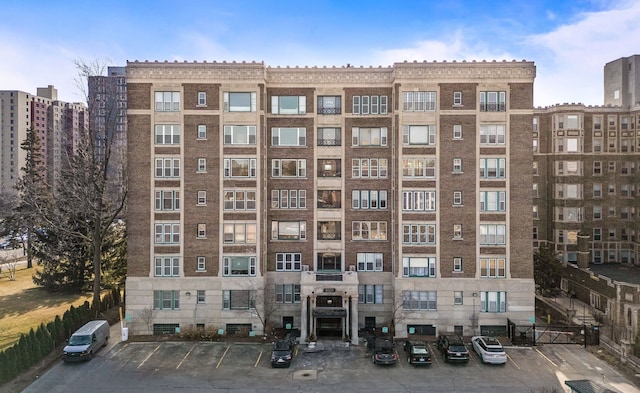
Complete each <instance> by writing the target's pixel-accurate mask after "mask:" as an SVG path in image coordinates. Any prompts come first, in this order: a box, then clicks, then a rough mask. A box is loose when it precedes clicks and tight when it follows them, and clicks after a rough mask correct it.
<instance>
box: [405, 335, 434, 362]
mask: <svg viewBox="0 0 640 393" xmlns="http://www.w3.org/2000/svg"><path fill="white" fill-rule="evenodd" d="M404 350H405V352H406V353H407V362H409V363H410V364H415V365H419V364H431V351H430V350H429V346H428V345H427V343H426V342H424V341H411V340H407V341H405V342H404Z"/></svg>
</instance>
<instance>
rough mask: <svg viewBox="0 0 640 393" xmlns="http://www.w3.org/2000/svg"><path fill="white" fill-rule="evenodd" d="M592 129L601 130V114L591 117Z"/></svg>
mask: <svg viewBox="0 0 640 393" xmlns="http://www.w3.org/2000/svg"><path fill="white" fill-rule="evenodd" d="M593 129H594V130H601V129H602V117H601V116H594V117H593Z"/></svg>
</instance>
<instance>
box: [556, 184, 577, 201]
mask: <svg viewBox="0 0 640 393" xmlns="http://www.w3.org/2000/svg"><path fill="white" fill-rule="evenodd" d="M555 188H556V198H558V199H582V184H556V185H555Z"/></svg>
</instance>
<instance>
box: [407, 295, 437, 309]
mask: <svg viewBox="0 0 640 393" xmlns="http://www.w3.org/2000/svg"><path fill="white" fill-rule="evenodd" d="M437 305H438V295H437V292H436V291H402V308H404V309H405V310H437V309H438V307H437Z"/></svg>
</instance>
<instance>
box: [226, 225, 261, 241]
mask: <svg viewBox="0 0 640 393" xmlns="http://www.w3.org/2000/svg"><path fill="white" fill-rule="evenodd" d="M222 227H223V234H224V242H225V243H233V244H255V243H256V233H257V232H256V228H257V226H256V224H254V223H243V222H236V223H224V225H223V226H222Z"/></svg>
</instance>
